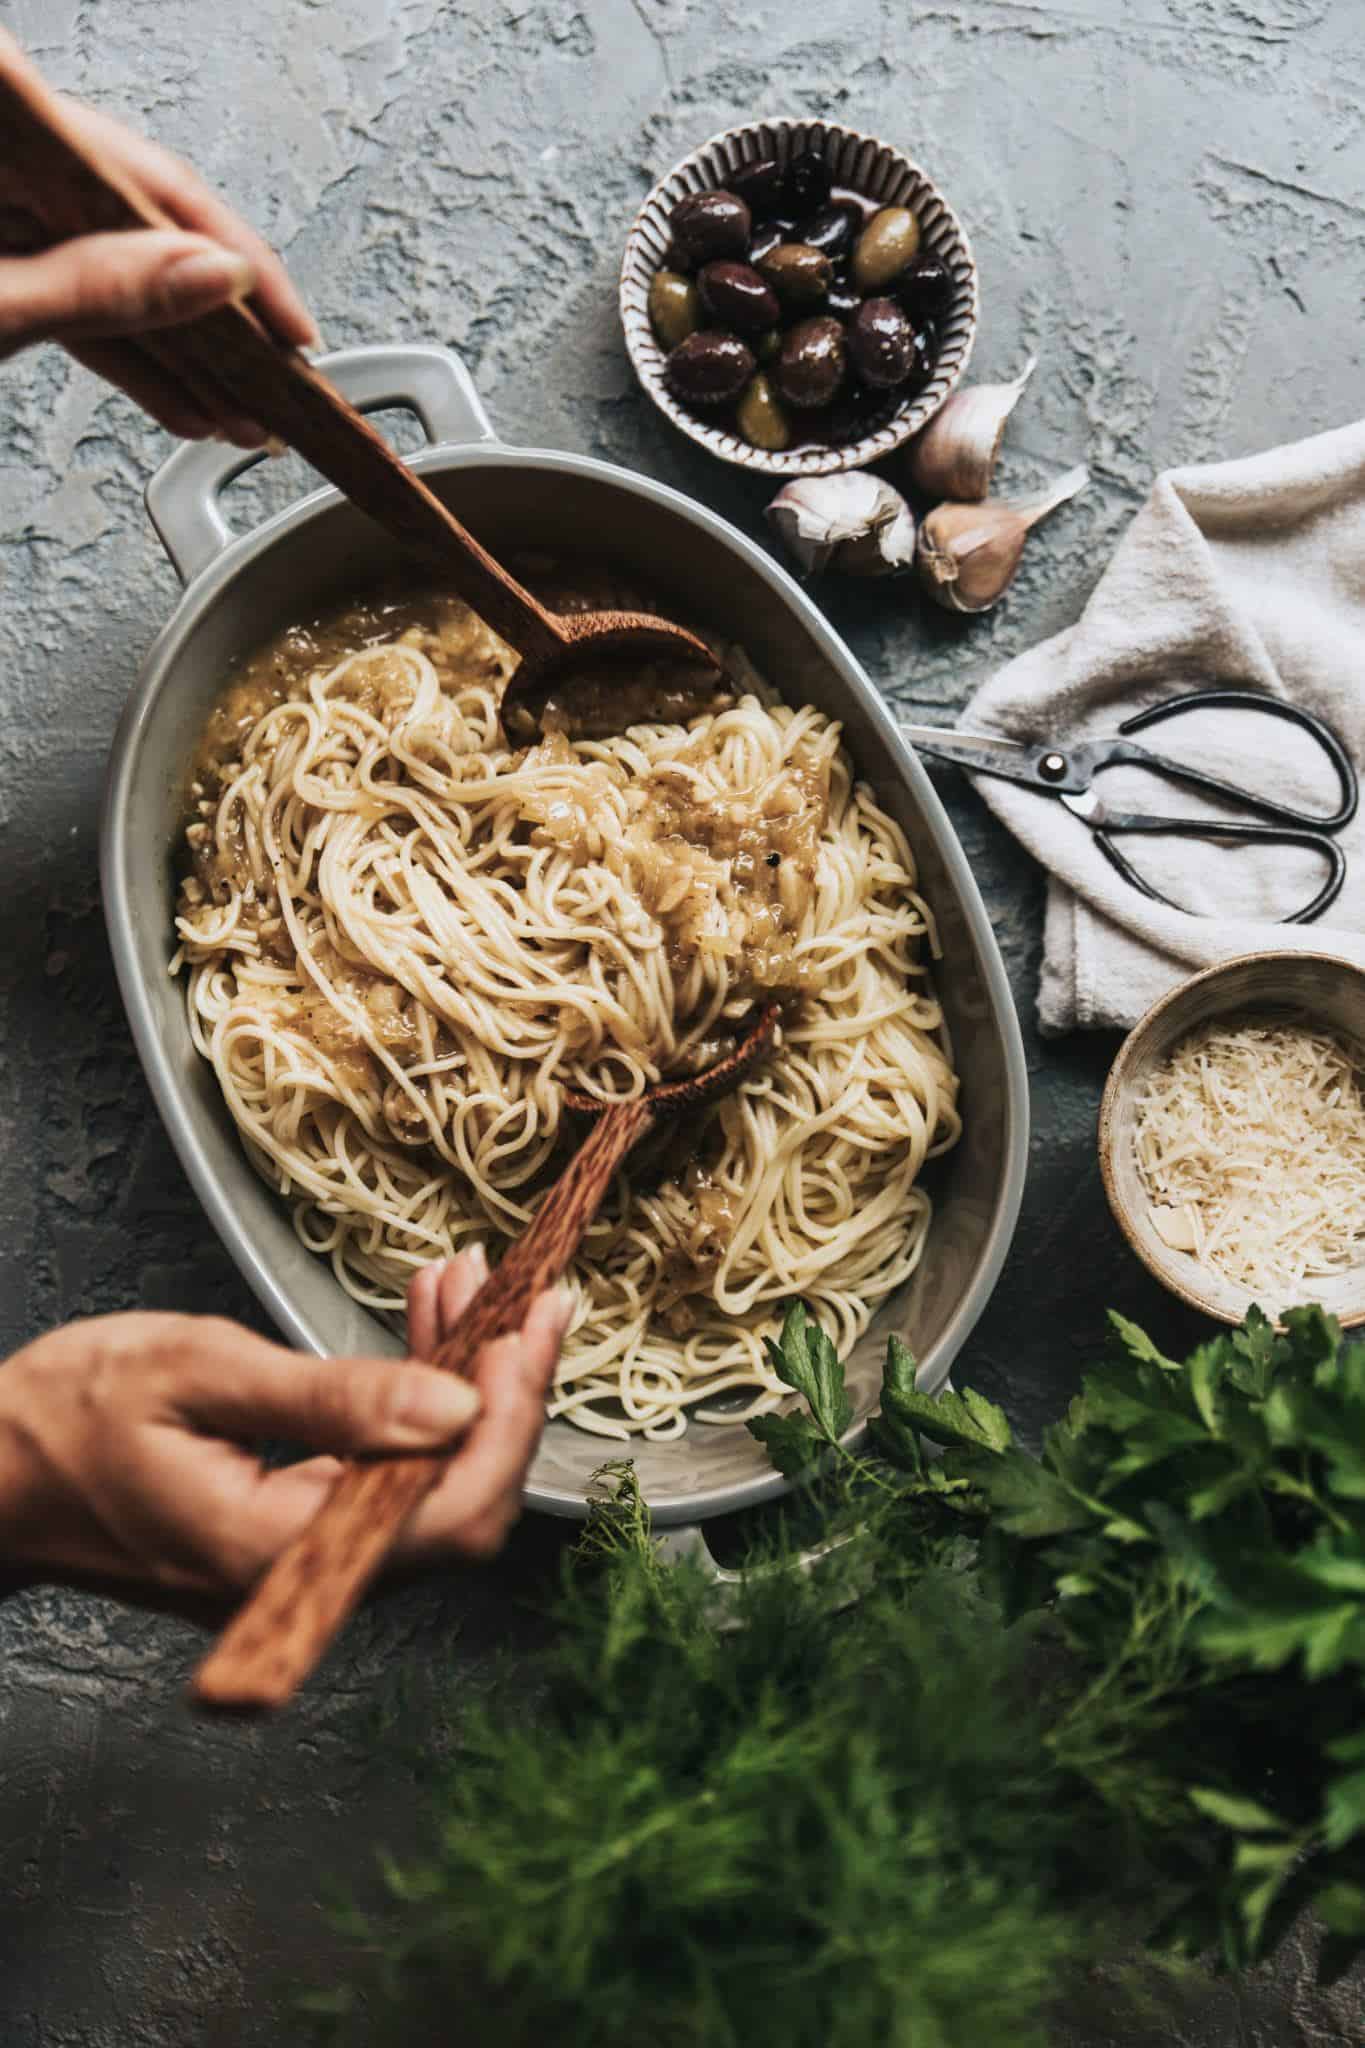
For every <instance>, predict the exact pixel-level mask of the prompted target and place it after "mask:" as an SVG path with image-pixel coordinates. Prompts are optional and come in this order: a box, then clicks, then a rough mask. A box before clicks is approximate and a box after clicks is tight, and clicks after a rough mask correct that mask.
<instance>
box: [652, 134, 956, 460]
mask: <svg viewBox="0 0 1365 2048" xmlns="http://www.w3.org/2000/svg"><path fill="white" fill-rule="evenodd" d="M808 149H814V150H818V151H819V152H820V154H821V155H822V156H823V157H824V159H825V162H826V163H827V164H828V165H829V168H830V172H831V175H832V176H833V179H834V182H835V184H836V185H844V186H846V187H847V188H848V189H849V190H850V191H852V192H857V193H858V194H859V195H860V196H861V197H862V198H864V199H870V200H872V201H873V202H874V203H875V204H876V205H878V206H908V207H910V208H911V210H912V211H913V212H914V213H915V214H916V216H917V217H918V219H919V224H920V234H921V244H920V246H921V249H922V250H923V251H924V252H925V253H929V252H932V253H933V254H934V255H935V256H938V257H940V258H941V259H942V261H943V262H944V263H946V264H947V266H948V268H949V269H950V270H951V272H952V274H953V277H954V278H955V280H956V283H957V291H956V294H955V296H954V299H953V303H952V306H951V308H950V310H949V312H948V313H947V315H946V316H945V318H944V319H943V321H942V322H941V323H940V327H939V353H938V361H937V363H936V364H935V366H934V374H933V377H932V378H931V379H930V381H929V383H928V384H926V385H925V387H924V389H923V390H922V391H920V392H919V393H917V395H916V396H915V397H914V398H913V399H912V400H909V401H908V402H906V403H904V404H902V406H901V409H900V411H899V412H898V413H896V414H895V416H894V418H892V419H891V420H889V421H888V422H887V424H886V425H885V426H884V427H881V428H879V429H878V431H877V432H876V433H875V434H868V435H866V436H865V437H864V439H863V440H861V441H854V442H851V443H850V444H849V445H848V446H847V447H845V448H817V447H811V448H789V449H787V450H786V451H785V452H783V453H781V454H775V453H772V452H771V451H769V450H767V449H764V448H753V447H751V446H750V445H749V443H748V442H747V441H745V440H743V439H742V438H741V437H740V435H738V434H735V433H732V432H731V431H730V428H729V427H728V426H725V425H722V424H719V423H717V424H712V423H709V422H708V421H707V420H706V419H705V418H704V417H703V416H702V415H701V414H699V413H695V412H691V411H689V409H688V408H687V407H686V406H684V405H680V404H679V402H678V400H677V399H676V398H674V396H673V394H672V392H671V391H670V390H669V389H668V386H667V384H666V383H665V381H664V359H665V353H666V352H665V350H663V349H662V348H661V347H660V346H659V343H658V341H657V340H656V339H655V335H654V328H653V326H652V324H651V322H650V318H649V286H650V280H651V279H652V278H653V276H654V273H655V271H656V270H659V269H660V268H662V266H663V262H664V257H665V254H666V252H667V250H668V247H669V244H670V243H671V241H672V239H673V234H672V230H671V228H670V227H669V224H668V217H669V214H670V213H671V212H672V210H673V208H674V207H675V206H676V205H677V203H678V201H679V200H680V199H684V198H686V197H687V195H688V193H689V192H711V191H715V190H716V189H717V188H718V187H721V186H723V185H724V184H725V183H726V181H727V179H728V178H729V177H730V176H731V174H732V173H733V172H734V171H736V170H737V169H738V168H739V166H740V165H741V164H747V163H754V162H757V161H758V160H759V159H760V158H762V157H776V159H777V161H778V162H779V163H780V164H783V165H785V164H787V163H788V162H789V161H790V159H791V158H792V157H794V156H799V155H801V154H802V152H803V151H805V150H808ZM976 297H977V293H976V264H975V263H974V262H973V260H972V252H971V249H970V247H969V245H968V242H967V237H966V235H965V234H964V233H963V232H962V229H961V227H960V225H959V223H958V220H957V216H956V215H955V214H954V212H953V210H952V208H951V207H950V206H949V204H948V202H947V200H946V199H945V198H944V197H943V194H942V193H941V192H940V191H939V190H938V188H937V186H936V185H934V184H933V182H932V181H931V180H930V179H929V178H927V177H926V176H925V174H924V172H923V171H922V170H920V168H919V166H918V165H917V164H914V163H912V162H911V161H910V159H909V157H908V156H903V155H902V154H901V152H900V150H898V149H892V148H891V146H890V144H889V143H885V142H878V141H877V140H876V138H875V137H874V136H871V135H860V134H859V133H858V132H857V130H856V129H853V128H836V127H833V126H832V125H831V124H830V123H829V122H827V121H756V122H754V123H753V124H752V125H751V126H750V127H747V128H730V129H727V131H726V132H725V134H723V135H716V136H713V137H712V139H711V141H710V142H704V143H703V144H702V146H701V148H700V149H695V150H693V152H692V154H691V156H687V157H684V158H683V160H682V162H681V163H680V164H678V165H677V166H676V167H675V168H674V169H673V170H671V171H670V172H669V174H668V176H667V177H666V178H665V179H663V180H662V182H661V183H660V184H658V185H656V186H655V187H654V190H653V191H652V192H651V193H650V195H649V197H648V199H646V201H645V203H644V205H643V206H642V207H641V208H640V211H639V214H638V215H637V216H636V221H635V225H634V227H633V228H632V229H631V231H630V235H629V238H628V240H627V242H626V253H625V259H624V261H623V263H622V265H621V325H622V327H623V328H624V329H625V336H626V348H627V350H628V351H629V353H630V360H631V362H632V364H633V365H634V368H635V374H636V376H637V377H638V378H639V379H640V382H641V383H642V384H643V385H644V387H645V390H646V391H647V392H648V393H649V395H650V397H651V398H652V399H653V400H654V403H655V404H656V405H657V406H658V408H659V410H660V411H661V412H663V413H666V414H667V415H668V417H669V419H671V420H672V422H673V424H674V426H675V427H679V428H681V430H682V432H683V433H684V434H687V435H690V437H691V438H692V440H694V441H697V442H699V443H700V444H701V446H702V447H703V448H709V449H710V451H711V453H712V454H713V455H719V456H720V457H721V459H722V461H724V462H738V463H740V464H742V465H743V467H744V468H745V469H752V470H756V471H759V472H761V473H762V474H764V475H766V476H828V475H829V474H831V473H832V472H833V471H835V470H841V469H865V468H866V467H867V465H868V464H869V463H871V462H879V461H881V459H882V457H883V456H886V455H890V454H891V452H892V451H893V449H896V448H899V447H901V446H903V444H904V443H905V442H906V441H908V440H910V438H911V437H912V435H915V434H917V433H918V432H919V431H920V428H921V427H924V426H927V425H928V423H929V421H930V420H931V419H932V418H933V416H934V414H935V413H936V412H937V411H938V409H939V407H940V406H941V405H942V404H943V401H944V399H945V398H947V396H948V394H949V392H950V391H951V390H952V389H953V388H954V386H955V385H956V384H957V383H958V381H959V379H960V378H961V377H962V374H963V372H964V371H965V369H966V367H967V359H968V357H969V356H970V355H971V352H972V343H973V342H974V341H975V339H976Z"/></svg>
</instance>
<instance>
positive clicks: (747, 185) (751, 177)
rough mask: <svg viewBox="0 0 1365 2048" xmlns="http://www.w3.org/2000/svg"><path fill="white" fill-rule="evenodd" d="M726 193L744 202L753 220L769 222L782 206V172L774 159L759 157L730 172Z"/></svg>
mask: <svg viewBox="0 0 1365 2048" xmlns="http://www.w3.org/2000/svg"><path fill="white" fill-rule="evenodd" d="M726 190H727V191H730V192H733V193H735V195H736V196H737V197H738V198H740V199H742V200H743V201H744V204H745V205H746V206H747V207H748V209H749V211H750V213H751V214H752V215H753V217H754V219H755V220H770V219H771V218H772V216H773V214H775V213H776V212H777V211H778V209H779V208H780V207H781V204H782V172H781V170H780V169H779V168H778V165H777V162H776V159H775V158H773V157H770V156H764V157H759V158H758V160H757V161H756V162H754V163H751V164H741V165H740V167H739V169H738V170H737V171H731V173H730V182H729V184H728V185H727V187H726Z"/></svg>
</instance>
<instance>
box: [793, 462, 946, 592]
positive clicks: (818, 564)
mask: <svg viewBox="0 0 1365 2048" xmlns="http://www.w3.org/2000/svg"><path fill="white" fill-rule="evenodd" d="M767 516H768V520H769V523H770V524H771V525H772V526H773V528H774V529H775V531H776V532H777V533H778V534H779V535H780V536H781V538H782V540H783V541H784V542H785V544H786V546H787V547H788V549H789V550H790V551H791V553H792V554H793V555H794V556H795V557H796V560H797V562H798V563H799V564H800V567H801V569H802V571H803V572H804V574H805V575H807V576H818V575H819V573H820V571H821V570H822V569H828V568H834V569H839V570H842V571H843V572H844V573H845V574H846V575H849V576H894V575H897V574H900V573H902V572H903V571H904V570H906V569H908V568H910V567H911V565H912V564H913V562H914V559H915V520H914V514H913V513H912V512H911V510H910V507H909V506H908V505H907V504H906V502H905V500H904V498H903V497H902V496H901V494H900V492H899V491H898V490H897V489H896V488H895V486H894V485H893V484H889V483H886V482H885V481H884V480H883V478H881V477H877V476H869V475H868V474H867V472H866V471H865V470H860V469H854V470H845V471H842V472H840V473H839V474H836V475H834V476H811V477H800V478H798V480H797V481H796V482H795V483H790V484H786V485H784V487H783V488H782V489H781V490H780V491H779V492H778V494H777V496H776V497H775V498H774V499H773V501H772V503H771V505H769V507H768V513H767Z"/></svg>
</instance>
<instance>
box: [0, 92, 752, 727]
mask: <svg viewBox="0 0 1365 2048" xmlns="http://www.w3.org/2000/svg"><path fill="white" fill-rule="evenodd" d="M0 137H3V148H2V149H0V250H3V249H18V250H21V251H23V252H25V253H27V252H30V251H32V250H34V249H38V248H45V247H50V246H51V245H52V244H53V243H56V242H62V241H68V240H70V239H72V238H73V237H76V236H80V235H89V234H98V233H102V232H106V231H109V230H123V229H127V228H137V227H150V228H173V227H174V226H175V225H176V223H175V222H174V221H172V220H171V218H170V217H169V215H167V214H166V213H164V212H163V211H162V210H161V208H160V207H158V206H157V205H155V204H154V203H153V202H152V201H151V200H149V199H148V198H147V196H146V195H145V193H143V192H141V191H139V190H138V188H137V186H136V185H135V184H133V183H132V182H131V181H130V180H129V179H128V178H127V177H126V176H125V174H124V173H123V171H122V170H121V169H120V168H119V166H118V165H117V164H115V163H112V162H111V161H109V160H108V159H107V158H105V157H103V156H102V155H101V154H100V153H99V152H98V151H97V150H95V149H93V148H91V146H90V145H89V144H88V143H87V142H86V141H85V139H84V138H83V137H77V136H76V135H74V134H73V133H72V131H71V127H70V123H69V120H68V118H67V115H66V112H65V109H64V108H63V106H62V103H61V101H60V100H59V99H58V98H57V97H56V95H55V94H54V93H52V92H50V91H49V90H48V88H47V87H46V86H45V85H44V84H43V82H42V80H41V79H39V78H37V77H36V76H33V77H30V76H28V75H25V76H24V77H22V78H20V79H14V78H0ZM136 346H137V347H138V348H139V349H140V350H141V351H142V352H144V353H145V354H147V355H148V356H150V357H151V358H152V359H153V360H154V361H155V363H156V364H157V365H158V366H159V367H160V368H161V369H162V370H164V371H167V372H169V373H170V374H171V375H172V376H173V377H175V378H177V379H178V380H179V381H180V382H181V383H182V384H183V385H185V386H186V387H188V389H189V390H190V391H191V392H192V393H193V394H194V395H195V396H196V398H198V400H199V402H200V403H201V404H202V405H203V406H204V408H205V410H207V411H208V413H209V414H210V416H211V417H215V418H216V417H220V416H222V414H223V413H224V412H234V413H237V414H238V415H240V416H242V417H245V418H247V419H253V420H255V421H257V422H258V423H259V424H260V425H261V426H262V427H264V428H265V429H266V430H267V432H269V433H271V434H275V435H277V436H278V437H279V438H280V439H281V440H282V441H287V442H288V443H289V445H290V446H291V447H293V448H296V449H297V450H298V452H299V454H300V455H302V456H304V457H305V458H306V459H307V460H308V461H309V462H311V463H312V464H313V466H314V468H315V469H318V470H320V471H321V473H322V474H323V476H325V477H326V478H327V479H328V481H329V482H331V483H333V484H335V485H336V487H337V489H338V490H340V491H342V492H344V493H345V495H346V496H347V497H348V498H349V499H350V500H351V502H352V503H353V504H355V505H358V506H359V507H360V508H361V510H362V511H364V512H368V513H369V515H370V517H371V518H372V519H375V520H377V521H378V523H379V524H380V525H381V526H382V527H384V528H385V529H386V531H387V532H389V533H391V534H393V535H394V537H395V538H396V539H397V540H399V541H401V542H402V543H403V544H404V545H405V546H406V547H409V548H412V549H414V550H416V551H418V552H419V553H421V554H422V555H423V556H425V557H426V558H427V559H428V560H429V561H431V562H433V563H434V564H435V565H436V566H437V568H438V569H439V570H440V572H441V575H442V579H443V581H445V582H447V583H448V584H449V585H451V586H452V587H453V588H454V590H455V591H456V592H457V593H458V594H459V596H460V597H462V598H463V599H464V601H465V603H466V604H468V605H470V606H471V607H472V609H473V610H474V611H476V612H477V613H478V614H479V616H480V618H481V619H483V620H484V622H485V623H486V624H487V625H489V626H491V627H492V629H493V631H494V632H495V633H497V634H498V635H500V637H501V638H502V639H504V640H505V641H506V642H507V644H508V645H509V646H510V647H513V648H515V649H516V651H517V653H518V654H520V656H521V665H520V667H519V668H518V669H517V671H516V674H515V676H514V678H513V680H512V683H511V685H510V686H509V688H508V691H507V693H506V698H505V700H504V706H503V718H504V723H505V724H506V725H507V728H508V732H509V735H510V736H511V737H513V738H526V737H529V736H531V735H532V734H533V733H534V732H535V731H536V730H537V729H538V726H539V720H540V713H541V710H542V708H543V706H544V704H545V701H546V699H547V698H548V697H549V696H550V695H552V694H553V695H555V696H556V697H559V698H561V699H563V698H565V697H566V694H567V693H569V692H571V691H572V688H573V685H574V677H575V672H580V673H582V675H583V679H584V685H585V688H592V689H593V690H594V692H595V694H596V696H597V697H598V698H599V699H600V697H601V695H602V692H603V674H602V671H603V667H604V664H605V665H607V666H608V667H609V672H610V673H618V672H619V671H621V670H622V668H623V667H628V665H629V664H631V663H635V662H641V661H644V662H649V663H655V662H658V661H659V660H661V659H666V660H668V661H669V663H670V673H672V664H674V663H676V664H679V669H678V672H677V673H678V680H677V681H676V682H675V685H674V687H675V688H677V687H683V686H684V685H685V684H686V685H687V686H689V687H690V685H691V684H692V683H695V685H696V687H697V689H698V690H699V691H702V692H714V690H715V687H716V684H717V682H718V681H719V679H720V675H721V671H720V668H719V664H718V663H717V662H716V660H715V657H714V656H713V655H712V653H711V651H710V649H709V648H708V647H707V646H706V645H705V644H704V642H703V641H701V640H699V639H698V638H697V636H696V635H695V634H694V633H689V632H687V631H686V630H685V629H684V628H683V627H682V626H676V625H673V624H671V623H670V622H669V621H668V620H667V619H660V618H655V617H654V616H653V615H652V614H651V613H648V612H582V613H577V614H575V615H573V616H568V617H566V616H563V615H561V614H559V613H557V612H551V611H547V610H546V608H545V606H544V605H542V604H540V603H538V602H537V600H536V599H535V598H534V597H532V595H531V593H530V592H529V591H528V590H524V589H523V588H522V586H521V585H520V584H519V583H518V582H516V580H515V579H514V578H513V577H511V576H509V575H508V574H507V571H506V570H505V569H503V568H502V567H501V566H500V564H499V563H497V562H496V561H494V559H493V557H492V556H491V555H490V554H489V553H488V551H487V549H486V548H483V547H481V546H480V545H479V543H478V541H476V540H475V539H474V537H473V535H472V534H470V533H467V532H466V531H465V529H464V527H463V526H461V524H460V522H459V520H458V519H456V517H455V515H454V514H453V513H452V512H450V511H448V510H447V508H446V507H445V506H444V505H443V504H442V503H441V500H440V499H439V498H438V497H437V496H436V495H435V493H434V492H433V491H431V490H429V489H428V488H427V486H426V485H425V484H424V483H423V482H422V481H421V479H420V478H419V477H417V476H415V475H414V474H413V472H412V471H411V470H410V469H409V468H408V467H407V465H406V464H405V463H404V462H402V461H401V460H400V459H399V457H398V456H397V455H395V454H394V452H393V450H392V449H391V448H390V447H389V445H388V443H387V442H386V441H384V440H383V439H382V437H381V436H380V435H379V434H378V433H376V432H375V430H374V428H373V427H371V426H370V425H368V423H367V422H366V420H365V419H364V418H363V416H362V415H361V414H360V413H358V412H357V411H356V410H355V408H354V407H353V406H351V405H349V404H348V403H347V401H346V400H345V399H344V398H343V397H342V395H341V393H340V392H339V391H338V390H337V389H336V387H335V386H334V385H333V384H331V383H329V382H328V380H327V378H326V377H324V376H323V375H322V374H321V372H320V371H319V370H317V369H315V368H314V367H313V365H312V364H311V363H310V362H309V361H308V359H307V357H306V356H303V355H301V354H300V353H299V351H298V350H297V349H294V348H289V347H286V346H285V345H284V344H283V343H282V342H280V341H277V340H276V339H275V337H274V336H273V335H272V334H271V333H270V332H269V331H268V329H267V328H266V326H265V325H264V324H263V322H262V321H261V320H260V319H259V318H258V317H257V315H256V314H255V313H254V312H252V310H251V309H250V307H248V306H245V305H234V306H224V307H222V308H221V309H220V310H219V311H217V312H215V313H207V314H204V315H202V316H201V317H200V318H199V319H197V320H191V321H188V322H187V323H185V324H184V325H183V326H180V327H168V328H163V329H161V330H159V331H158V332H156V333H153V334H144V335H141V336H139V337H138V340H137V343H136ZM606 688H607V690H608V692H610V689H611V683H610V681H609V680H608V682H607V684H606Z"/></svg>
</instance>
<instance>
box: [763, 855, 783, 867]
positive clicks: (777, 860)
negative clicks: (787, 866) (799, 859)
mask: <svg viewBox="0 0 1365 2048" xmlns="http://www.w3.org/2000/svg"><path fill="white" fill-rule="evenodd" d="M765 857H766V859H767V862H768V866H769V867H770V868H780V867H781V865H782V856H781V854H780V853H770V854H768V855H766V856H765Z"/></svg>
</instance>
